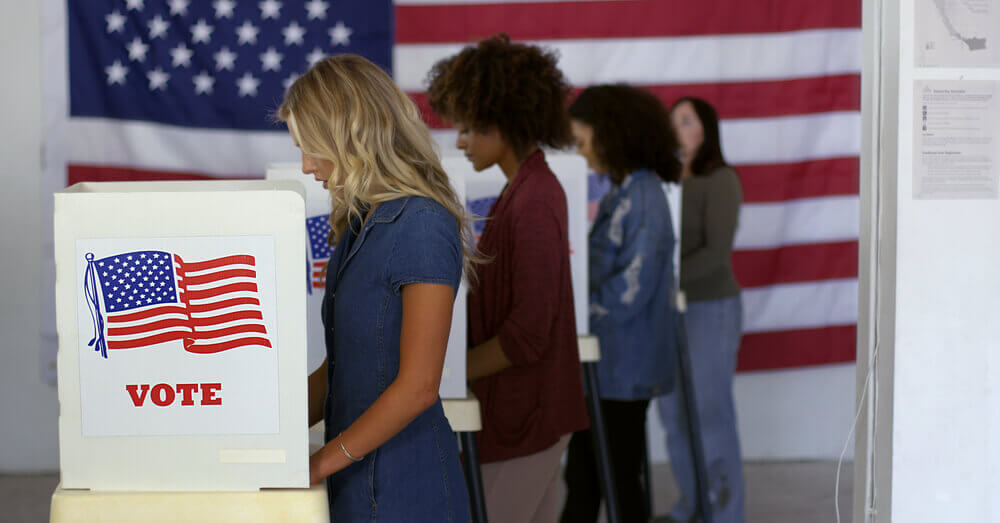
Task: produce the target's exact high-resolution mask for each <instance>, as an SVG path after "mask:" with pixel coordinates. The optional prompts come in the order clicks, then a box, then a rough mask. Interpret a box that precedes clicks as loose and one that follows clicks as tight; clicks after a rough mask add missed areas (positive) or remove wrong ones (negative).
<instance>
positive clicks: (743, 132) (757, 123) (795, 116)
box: [42, 0, 862, 370]
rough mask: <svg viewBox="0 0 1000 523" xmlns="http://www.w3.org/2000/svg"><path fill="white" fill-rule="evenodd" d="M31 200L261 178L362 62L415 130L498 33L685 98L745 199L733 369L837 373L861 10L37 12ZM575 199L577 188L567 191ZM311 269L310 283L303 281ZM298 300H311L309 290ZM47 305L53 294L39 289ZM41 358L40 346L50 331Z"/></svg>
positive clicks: (481, 6)
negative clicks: (36, 147)
mask: <svg viewBox="0 0 1000 523" xmlns="http://www.w3.org/2000/svg"><path fill="white" fill-rule="evenodd" d="M44 5H45V16H44V23H45V31H44V32H45V34H46V39H45V42H44V44H43V45H44V47H43V49H44V57H43V60H42V62H43V64H45V65H46V67H47V70H46V72H45V82H44V84H43V85H45V93H44V95H45V110H46V151H45V158H46V188H47V189H48V190H51V191H56V190H59V189H61V188H62V187H64V186H65V185H67V184H69V183H73V182H77V181H86V180H90V181H95V180H150V179H202V178H232V177H259V176H263V174H264V170H265V166H266V165H267V164H268V163H270V162H274V161H294V160H296V159H297V152H296V151H295V149H294V147H293V145H292V143H291V140H289V138H288V137H287V135H286V134H285V132H284V130H282V129H280V128H277V127H276V126H275V125H274V124H273V123H272V120H271V118H270V113H271V111H273V110H274V109H275V108H276V107H277V105H278V104H279V103H280V100H281V97H282V93H283V92H284V88H285V86H286V85H287V84H288V82H290V81H292V80H293V79H294V78H295V75H297V74H299V73H301V72H303V71H304V70H305V69H306V68H307V67H308V66H309V65H310V63H312V62H314V61H315V60H316V59H318V58H319V57H320V56H323V55H325V54H331V53H340V52H352V53H358V54H362V55H364V56H367V57H368V58H370V59H372V60H373V61H375V62H376V63H378V64H380V65H382V66H383V67H385V68H386V70H388V71H391V72H392V74H393V77H394V79H395V80H396V81H397V82H398V83H399V85H400V86H402V88H403V89H404V90H406V91H407V92H408V93H410V94H411V95H412V97H413V98H414V100H416V101H417V103H418V105H419V106H420V107H421V108H422V110H423V112H424V115H425V118H426V121H427V122H428V124H429V125H430V126H431V127H432V130H433V133H434V135H435V137H436V138H437V139H438V140H439V143H440V144H441V146H442V152H443V153H444V154H453V153H454V152H455V150H454V138H455V133H454V131H453V130H450V129H448V128H447V127H446V125H445V124H444V123H442V122H441V121H440V120H439V119H437V118H436V117H435V116H434V115H433V114H432V113H431V111H430V110H429V108H428V107H427V103H426V96H425V95H424V90H425V88H426V84H425V80H426V77H427V73H428V71H429V69H430V68H431V66H432V65H433V64H434V62H435V61H437V60H439V59H441V58H443V57H445V56H448V55H450V54H452V53H455V52H457V51H458V50H459V49H461V47H462V46H463V45H466V44H469V43H471V42H474V41H475V40H477V39H479V38H482V37H485V36H489V35H491V34H494V33H497V32H501V31H502V32H506V33H508V34H509V35H510V36H511V37H512V38H513V39H514V40H519V41H530V42H535V43H538V44H541V45H543V46H546V47H549V48H553V49H555V50H556V51H558V53H559V54H560V66H561V68H562V70H563V71H564V72H565V73H566V75H567V77H568V79H569V80H570V82H571V83H572V84H573V86H574V87H576V88H582V87H585V86H588V85H592V84H598V83H608V82H627V83H631V84H634V85H638V86H642V87H645V88H647V89H649V90H651V91H652V92H654V93H656V94H657V95H658V96H660V97H661V98H662V99H663V101H664V102H665V103H668V104H669V103H672V102H673V100H675V99H676V98H677V97H680V96H684V95H694V96H699V97H702V98H704V99H706V100H708V101H709V102H711V103H713V104H714V105H715V106H716V107H717V109H718V111H719V113H720V116H721V117H722V119H723V122H722V139H723V148H724V152H725V154H726V156H727V158H728V160H729V161H730V162H731V163H733V164H734V165H735V166H736V167H737V169H738V171H739V173H740V175H741V179H742V182H743V190H744V196H745V204H744V207H743V211H742V215H741V227H740V230H739V232H738V234H737V239H736V252H735V253H734V267H735V270H736V273H737V278H738V279H739V281H740V283H741V284H742V285H743V287H744V289H745V291H744V309H745V318H744V326H745V336H744V338H743V347H742V349H741V351H740V367H741V368H742V369H744V370H748V369H769V368H781V367H794V366H803V365H818V364H825V363H833V362H841V361H849V360H852V359H853V357H854V343H855V324H856V320H857V317H856V316H857V312H856V311H857V306H856V305H857V238H858V157H859V153H860V125H861V119H860V112H859V108H860V93H859V91H860V71H861V56H862V54H861V28H860V26H861V12H860V9H861V5H860V2H841V1H837V0H816V1H803V0H706V1H686V2H676V1H668V0H613V1H612V0H591V1H544V2H543V1H533V0H520V1H510V2H486V1H482V0H439V1H425V0H396V1H395V2H390V1H387V0H365V1H360V0H358V1H345V0H307V1H302V0H299V1H291V0H251V1H233V0H211V1H209V0H205V1H199V2H195V1H191V0H87V1H84V0H45V4H44ZM581 183H585V182H583V181H581ZM312 269H313V267H309V270H310V271H311V270H312ZM310 283H311V280H310ZM46 288H49V289H50V288H51V285H49V286H48V287H46ZM45 339H46V340H47V341H49V343H50V346H54V340H55V337H54V332H53V330H52V329H51V328H50V330H49V331H48V335H46V336H45Z"/></svg>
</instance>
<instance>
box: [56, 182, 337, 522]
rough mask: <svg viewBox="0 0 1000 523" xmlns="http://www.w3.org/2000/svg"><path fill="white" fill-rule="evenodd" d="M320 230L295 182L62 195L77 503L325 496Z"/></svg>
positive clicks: (65, 400)
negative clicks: (312, 355)
mask: <svg viewBox="0 0 1000 523" xmlns="http://www.w3.org/2000/svg"><path fill="white" fill-rule="evenodd" d="M304 220H305V203H304V196H303V194H302V193H301V190H300V189H299V188H298V187H297V186H296V185H294V184H289V183H287V182H286V183H281V182H265V181H220V182H126V183H82V184H77V185H74V186H72V187H70V188H68V189H66V190H64V191H61V192H59V193H57V194H56V195H55V217H54V222H55V259H56V272H57V280H56V299H57V310H56V315H57V324H58V332H59V355H58V363H59V404H60V414H59V443H60V460H61V463H60V465H61V466H60V468H61V481H62V483H61V488H62V489H90V490H92V491H254V490H257V489H260V488H264V487H298V488H305V487H308V486H309V482H308V479H309V460H308V453H309V448H308V437H307V398H306V396H307V391H306V379H305V378H306V336H305V332H306V327H305V325H306V315H307V314H306V299H305V296H306V292H305V291H306V290H305V288H303V285H302V273H303V271H302V267H303V266H304V264H305V255H304V254H305V250H306V245H305V241H304V237H303V234H302V224H303V221H304ZM306 492H308V491H306ZM57 493H58V491H57ZM320 494H321V493H320ZM54 500H55V498H54ZM53 505H54V506H55V501H54V503H53Z"/></svg>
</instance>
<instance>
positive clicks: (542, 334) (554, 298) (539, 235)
mask: <svg viewBox="0 0 1000 523" xmlns="http://www.w3.org/2000/svg"><path fill="white" fill-rule="evenodd" d="M513 228H514V231H513V236H514V238H515V241H514V243H513V248H512V250H511V252H509V253H504V255H506V256H509V257H510V262H509V265H510V267H511V273H510V275H509V281H510V282H511V283H510V285H511V294H512V295H513V299H512V304H511V311H510V314H509V315H508V316H507V318H506V319H504V321H503V324H502V325H501V326H500V328H499V332H497V335H496V336H494V337H493V338H490V339H489V340H487V341H486V342H484V343H482V344H481V345H478V346H476V347H474V348H472V349H471V350H470V351H469V353H468V355H467V356H466V377H467V378H468V380H469V381H475V380H477V379H479V378H483V377H485V376H489V375H492V374H496V373H498V372H500V371H502V370H504V369H506V368H508V367H512V366H520V365H528V364H531V363H533V362H535V361H538V360H539V359H541V358H542V356H544V355H545V352H546V351H547V350H548V348H549V347H548V343H549V333H550V331H551V329H552V324H553V323H554V321H555V318H556V315H557V314H558V312H559V290H560V288H559V277H560V275H561V271H562V269H563V265H562V261H563V257H565V256H567V255H568V253H569V245H568V243H567V240H566V238H564V237H562V235H561V234H560V222H559V219H558V217H557V216H556V215H555V213H554V211H553V210H552V209H550V208H549V206H548V205H546V203H544V202H543V201H541V199H538V200H536V201H530V202H525V203H524V204H523V205H521V206H520V208H519V210H518V215H517V216H516V217H515V218H514V222H513ZM563 249H565V251H564V250H563Z"/></svg>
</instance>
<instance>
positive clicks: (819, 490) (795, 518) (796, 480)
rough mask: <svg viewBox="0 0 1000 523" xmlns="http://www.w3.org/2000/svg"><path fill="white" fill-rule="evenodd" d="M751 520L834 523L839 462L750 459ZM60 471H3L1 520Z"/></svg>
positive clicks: (43, 496) (664, 479) (36, 516)
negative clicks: (835, 487) (39, 473)
mask: <svg viewBox="0 0 1000 523" xmlns="http://www.w3.org/2000/svg"><path fill="white" fill-rule="evenodd" d="M744 473H745V476H746V488H747V506H746V513H747V521H748V522H749V523H833V522H835V521H836V518H835V516H834V506H833V492H834V479H835V477H836V473H837V463H836V462H830V461H808V462H765V463H747V464H746V466H745V470H744ZM852 474H853V471H852V467H851V464H850V463H847V464H845V465H844V467H843V469H842V470H841V473H840V475H841V478H840V479H841V484H840V512H841V521H842V522H843V523H848V522H850V521H851V495H852V484H853V482H852V479H853V475H852ZM58 482H59V478H58V476H57V475H56V474H44V475H2V474H0V507H2V508H0V522H4V523H7V522H10V523H21V522H43V521H47V520H48V518H49V497H50V496H51V495H52V490H53V489H54V488H55V486H56V484H57V483H58ZM653 491H654V494H655V496H654V508H655V509H656V511H657V512H658V513H665V512H666V511H667V509H668V508H669V506H670V504H671V503H672V502H673V500H674V498H675V497H676V495H677V494H676V493H677V490H676V487H675V486H674V482H673V478H672V477H671V475H670V468H669V466H668V465H656V466H654V467H653Z"/></svg>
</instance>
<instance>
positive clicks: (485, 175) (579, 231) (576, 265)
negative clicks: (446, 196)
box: [441, 153, 590, 334]
mask: <svg viewBox="0 0 1000 523" xmlns="http://www.w3.org/2000/svg"><path fill="white" fill-rule="evenodd" d="M545 161H546V163H548V164H549V168H550V169H552V172H553V173H554V174H555V175H556V178H557V179H558V180H559V183H560V184H561V185H562V188H563V192H565V193H566V207H567V212H568V217H569V249H570V260H569V262H570V273H571V276H572V280H573V308H574V312H575V313H576V330H577V333H578V334H587V333H589V332H590V319H589V312H588V308H589V305H588V303H587V296H588V293H587V234H588V232H589V231H590V222H589V221H588V214H587V186H588V185H587V162H586V160H584V159H583V157H581V156H579V155H576V154H560V153H546V155H545ZM441 164H442V166H444V169H445V170H446V171H448V173H457V174H461V176H462V177H463V179H464V180H465V201H466V208H467V209H468V210H469V212H471V213H473V214H474V215H476V216H479V217H481V218H485V217H486V215H487V214H489V211H490V208H491V207H492V206H493V203H494V202H496V201H497V198H498V197H499V196H500V192H501V191H502V190H503V188H504V186H505V185H506V184H507V178H506V176H504V174H503V172H502V171H501V170H500V167H498V166H495V165H494V166H493V167H490V168H489V169H486V170H484V171H482V172H476V171H475V170H474V169H473V168H472V164H471V163H470V162H469V160H468V159H467V158H465V157H463V156H446V157H444V158H442V159H441ZM485 226H486V221H485V220H479V221H476V222H474V223H473V224H472V227H473V231H474V232H475V233H476V237H477V238H478V237H479V235H480V234H482V232H483V228H484V227H485Z"/></svg>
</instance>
